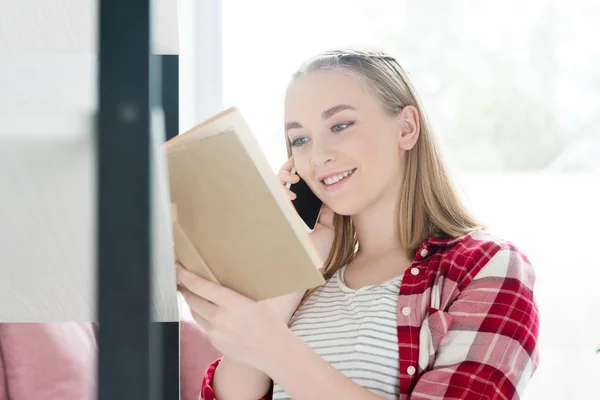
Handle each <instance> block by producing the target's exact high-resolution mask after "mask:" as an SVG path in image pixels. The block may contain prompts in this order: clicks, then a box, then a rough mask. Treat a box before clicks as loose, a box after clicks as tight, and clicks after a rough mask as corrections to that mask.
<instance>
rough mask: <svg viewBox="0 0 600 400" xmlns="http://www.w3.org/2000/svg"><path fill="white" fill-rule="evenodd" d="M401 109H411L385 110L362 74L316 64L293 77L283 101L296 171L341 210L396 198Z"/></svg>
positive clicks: (403, 114)
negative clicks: (398, 112) (305, 71)
mask: <svg viewBox="0 0 600 400" xmlns="http://www.w3.org/2000/svg"><path fill="white" fill-rule="evenodd" d="M405 111H407V112H405ZM406 114H413V112H412V110H403V111H402V112H401V113H400V114H399V115H390V114H389V113H388V112H386V110H385V109H384V105H383V103H382V101H381V100H380V98H379V97H378V96H376V95H375V93H374V92H373V91H372V90H369V82H368V81H367V80H366V78H363V77H361V76H359V75H357V74H354V73H351V72H349V71H342V70H339V69H321V70H315V71H311V72H309V73H307V74H305V75H302V76H300V77H298V78H297V79H295V80H294V81H293V82H292V83H291V85H290V86H289V88H288V91H287V95H286V103H285V122H286V133H287V137H288V139H289V141H290V143H291V147H292V154H293V155H294V160H295V167H296V170H297V172H298V174H299V175H300V176H301V177H302V178H303V179H304V180H305V181H306V182H307V184H308V185H309V186H310V188H311V189H312V190H313V192H314V193H315V194H316V195H317V196H318V197H319V198H320V199H321V200H322V201H323V202H324V203H325V204H327V205H328V206H329V207H330V208H331V209H332V210H333V211H335V212H336V213H338V214H341V215H355V214H357V213H360V212H362V211H363V210H365V209H366V208H368V207H371V206H373V205H375V204H376V203H377V202H378V201H383V200H387V201H389V200H390V199H395V198H397V196H398V193H399V188H400V184H401V179H402V166H403V157H404V152H405V150H407V148H405V147H406V145H407V143H405V142H403V140H404V139H403V130H406V126H407V125H406V123H405V122H406ZM412 117H413V118H414V115H412ZM417 120H418V117H417ZM413 128H414V127H413ZM416 129H417V130H418V122H417V128H416ZM417 135H418V134H417ZM414 140H416V138H414ZM412 145H414V143H412ZM412 145H411V146H412ZM403 147H404V148H403Z"/></svg>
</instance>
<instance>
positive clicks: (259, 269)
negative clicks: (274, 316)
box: [165, 108, 324, 300]
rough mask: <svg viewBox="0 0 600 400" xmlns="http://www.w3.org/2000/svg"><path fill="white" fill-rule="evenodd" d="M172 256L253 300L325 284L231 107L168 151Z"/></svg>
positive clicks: (269, 171) (292, 211)
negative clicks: (173, 251) (172, 240)
mask: <svg viewBox="0 0 600 400" xmlns="http://www.w3.org/2000/svg"><path fill="white" fill-rule="evenodd" d="M165 147H166V152H167V162H168V171H169V184H170V194H171V203H172V205H171V211H172V219H173V237H174V246H175V256H176V258H177V260H178V261H179V262H181V263H182V264H183V265H184V266H185V267H186V268H187V269H189V270H190V271H192V272H194V273H195V274H197V275H199V276H201V277H203V278H205V279H209V280H211V281H213V282H215V283H219V284H221V285H222V286H225V287H228V288H230V289H232V290H234V291H236V292H238V293H240V294H242V295H244V296H247V297H249V298H252V299H254V300H263V299H267V298H271V297H276V296H280V295H284V294H287V293H291V292H294V291H298V290H303V289H310V288H313V287H315V286H318V285H321V284H323V283H324V280H323V277H322V275H321V273H320V272H319V271H318V268H320V266H321V265H320V262H321V261H320V260H319V258H318V256H317V253H316V251H315V249H314V247H313V245H312V243H311V242H310V238H309V236H308V233H307V232H306V230H305V228H304V225H303V223H302V220H301V219H300V217H299V216H298V214H297V213H296V210H295V209H294V207H293V205H292V203H291V202H290V200H289V199H288V198H287V196H286V195H285V193H284V191H283V190H282V188H281V187H280V183H279V181H278V179H277V177H276V176H275V174H274V172H273V171H272V169H271V168H270V166H269V164H268V162H267V159H266V157H265V156H264V154H263V153H262V151H261V149H260V147H259V145H258V142H257V141H256V139H255V138H254V136H253V135H252V133H251V132H250V129H249V127H248V125H247V124H246V122H245V120H244V119H243V117H242V115H241V113H240V112H239V110H237V109H236V108H230V109H228V110H226V111H223V112H221V113H219V114H217V115H215V116H214V117H212V118H210V119H209V120H207V121H205V122H203V123H201V124H200V125H198V126H196V127H194V128H192V129H191V130H189V131H188V132H186V133H183V134H181V135H179V136H177V137H175V138H173V139H171V140H170V141H168V142H167V143H166V144H165Z"/></svg>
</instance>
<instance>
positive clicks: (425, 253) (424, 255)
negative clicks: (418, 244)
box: [421, 248, 429, 257]
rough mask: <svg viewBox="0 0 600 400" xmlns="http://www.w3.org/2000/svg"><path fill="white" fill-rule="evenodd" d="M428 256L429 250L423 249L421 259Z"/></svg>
mask: <svg viewBox="0 0 600 400" xmlns="http://www.w3.org/2000/svg"><path fill="white" fill-rule="evenodd" d="M427 254H429V252H428V251H427V249H426V248H423V249H422V250H421V257H427Z"/></svg>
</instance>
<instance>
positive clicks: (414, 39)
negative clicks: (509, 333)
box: [182, 0, 600, 400]
mask: <svg viewBox="0 0 600 400" xmlns="http://www.w3.org/2000/svg"><path fill="white" fill-rule="evenodd" d="M376 5H377V7H375V5H374V3H373V2H364V1H362V0H327V1H317V0H304V1H302V2H289V1H285V2H284V1H276V0H272V1H267V0H254V1H251V2H248V1H244V0H223V2H222V9H221V18H222V19H221V20H220V21H221V31H220V32H216V33H215V35H217V33H218V34H219V35H222V36H219V37H220V38H222V70H221V73H222V96H223V97H222V99H223V105H224V106H230V105H235V106H238V107H239V108H240V109H241V110H242V111H243V113H244V115H245V116H246V118H247V120H248V122H249V124H250V125H251V128H252V130H253V131H254V133H255V134H256V135H257V137H258V139H259V142H260V144H261V146H262V149H263V151H264V152H265V154H266V155H267V158H268V160H269V162H270V163H271V165H272V167H273V169H274V170H277V169H278V168H279V166H280V165H281V164H282V163H283V162H284V161H285V159H286V153H285V146H284V141H283V126H282V125H283V96H284V92H285V88H286V85H287V84H288V79H289V77H290V76H291V74H292V73H293V72H294V70H295V68H296V67H297V66H298V65H299V64H300V63H301V62H302V61H303V60H304V59H305V58H307V57H309V56H310V55H312V54H314V53H317V52H319V51H321V50H324V49H327V48H329V47H333V46H336V45H348V44H350V45H352V44H358V45H361V44H367V45H375V46H380V47H383V48H384V49H386V50H388V51H391V52H392V53H393V54H394V55H396V56H397V57H398V59H399V61H400V62H401V64H403V65H404V67H405V68H406V69H407V70H408V71H409V73H410V74H411V75H412V77H413V80H414V83H415V85H416V88H417V91H418V93H419V94H420V96H421V98H422V100H423V103H424V106H425V109H426V111H427V112H428V116H429V118H430V120H431V122H432V124H433V127H434V130H435V131H436V133H437V135H438V137H439V138H440V139H441V140H442V142H443V144H444V146H445V153H447V156H448V161H450V164H451V166H452V167H453V169H454V171H455V175H456V178H457V183H458V184H459V185H460V187H461V188H462V190H463V192H464V194H465V196H466V198H467V200H468V202H469V203H470V204H471V205H472V207H473V209H474V210H475V212H476V213H477V215H478V216H479V217H480V218H481V219H483V220H484V222H486V223H487V224H488V226H489V227H490V230H491V231H492V232H494V233H496V234H498V235H500V236H503V237H506V238H508V239H510V240H512V241H514V242H515V243H516V244H517V245H518V246H519V247H520V248H521V249H522V250H523V251H524V252H525V253H526V254H527V255H528V256H529V258H530V259H531V261H532V263H533V264H534V266H535V268H536V272H537V287H536V293H537V300H538V303H539V306H540V311H541V332H540V346H541V356H542V360H541V364H540V367H539V369H538V372H537V373H536V375H535V377H534V379H533V381H532V382H531V383H530V385H529V388H528V390H527V392H526V395H525V397H524V398H525V399H526V400H533V399H541V398H543V399H561V400H562V399H565V398H577V399H579V398H581V399H583V398H591V397H593V396H597V395H598V394H599V393H600V387H598V384H597V377H598V376H600V354H597V352H596V350H597V349H598V348H600V311H599V310H600V307H599V306H600V291H599V290H597V289H596V287H595V286H596V284H597V283H598V282H600V263H599V262H598V261H597V260H596V259H595V257H594V249H595V248H596V246H597V243H596V242H597V237H596V232H597V225H598V222H600V211H599V209H598V204H600V194H599V193H598V190H597V189H598V188H599V183H600V128H598V127H599V126H600V108H599V107H598V104H600V75H599V74H598V73H597V65H598V64H599V62H600V47H598V46H595V45H593V44H592V43H593V41H592V40H591V39H592V38H594V37H599V36H600V6H598V5H597V2H595V1H593V0H575V1H572V2H547V1H543V0H536V1H529V2H520V1H517V0H509V1H504V2H495V3H491V2H464V1H461V2H438V1H434V0H421V1H419V2H409V1H406V0H404V1H403V0H380V1H378V2H377V4H376ZM201 78H202V77H199V78H198V79H201ZM182 79H183V78H182Z"/></svg>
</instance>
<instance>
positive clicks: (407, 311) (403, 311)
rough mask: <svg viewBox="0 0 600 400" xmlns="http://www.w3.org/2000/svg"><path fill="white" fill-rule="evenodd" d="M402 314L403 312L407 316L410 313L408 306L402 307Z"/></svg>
mask: <svg viewBox="0 0 600 400" xmlns="http://www.w3.org/2000/svg"><path fill="white" fill-rule="evenodd" d="M402 314H404V315H406V316H407V317H408V316H409V315H410V307H404V308H403V309H402Z"/></svg>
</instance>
